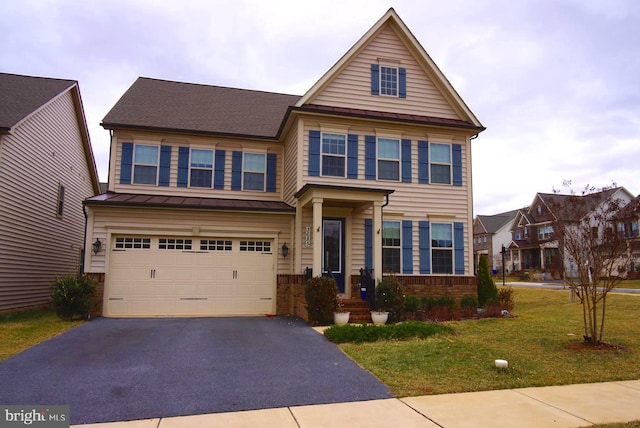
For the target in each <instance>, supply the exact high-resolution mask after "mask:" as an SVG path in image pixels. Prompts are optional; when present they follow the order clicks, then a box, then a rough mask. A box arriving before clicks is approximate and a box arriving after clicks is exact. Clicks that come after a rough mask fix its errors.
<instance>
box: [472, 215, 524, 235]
mask: <svg viewBox="0 0 640 428" xmlns="http://www.w3.org/2000/svg"><path fill="white" fill-rule="evenodd" d="M518 211H520V210H513V211H507V212H505V213H501V214H496V215H479V216H478V217H477V218H478V221H480V222H481V223H482V225H483V226H484V230H486V232H487V233H492V234H493V233H496V232H497V231H499V230H500V229H502V228H503V227H504V226H505V225H507V224H509V223H511V222H512V221H513V219H515V218H516V214H518Z"/></svg>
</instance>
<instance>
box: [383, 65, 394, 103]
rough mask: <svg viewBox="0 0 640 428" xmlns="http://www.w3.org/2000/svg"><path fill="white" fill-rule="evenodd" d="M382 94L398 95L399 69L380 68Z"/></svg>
mask: <svg viewBox="0 0 640 428" xmlns="http://www.w3.org/2000/svg"><path fill="white" fill-rule="evenodd" d="M380 93H381V94H382V95H392V96H394V97H395V96H397V95H398V69H397V68H395V67H385V66H382V67H380Z"/></svg>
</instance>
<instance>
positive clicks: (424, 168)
mask: <svg viewBox="0 0 640 428" xmlns="http://www.w3.org/2000/svg"><path fill="white" fill-rule="evenodd" d="M418 182H419V183H422V184H429V142H428V141H418Z"/></svg>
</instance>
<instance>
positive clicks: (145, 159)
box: [133, 144, 160, 185]
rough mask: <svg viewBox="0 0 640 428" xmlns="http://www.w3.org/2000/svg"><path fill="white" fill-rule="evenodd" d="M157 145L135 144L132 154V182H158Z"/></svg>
mask: <svg viewBox="0 0 640 428" xmlns="http://www.w3.org/2000/svg"><path fill="white" fill-rule="evenodd" d="M159 154H160V149H159V147H158V146H147V145H144V144H136V145H135V152H134V155H133V183H134V184H153V185H157V184H158V155H159Z"/></svg>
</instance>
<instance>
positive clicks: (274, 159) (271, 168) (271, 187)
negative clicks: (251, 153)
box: [267, 153, 278, 192]
mask: <svg viewBox="0 0 640 428" xmlns="http://www.w3.org/2000/svg"><path fill="white" fill-rule="evenodd" d="M277 166H278V155H276V154H275V153H267V192H275V191H276V169H277Z"/></svg>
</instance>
